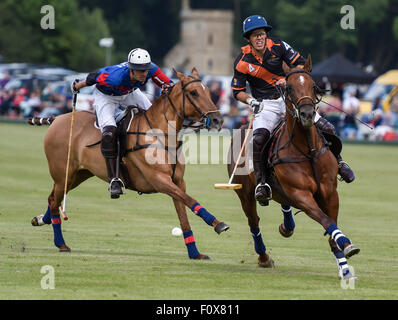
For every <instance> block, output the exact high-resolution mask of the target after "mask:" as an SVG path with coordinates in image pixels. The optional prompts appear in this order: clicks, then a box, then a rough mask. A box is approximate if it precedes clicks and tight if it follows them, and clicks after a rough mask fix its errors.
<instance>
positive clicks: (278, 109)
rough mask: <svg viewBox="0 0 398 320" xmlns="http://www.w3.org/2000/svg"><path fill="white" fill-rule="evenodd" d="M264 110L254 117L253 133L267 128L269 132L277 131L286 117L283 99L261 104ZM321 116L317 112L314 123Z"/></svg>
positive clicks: (266, 101)
mask: <svg viewBox="0 0 398 320" xmlns="http://www.w3.org/2000/svg"><path fill="white" fill-rule="evenodd" d="M261 104H262V106H263V110H262V111H261V112H259V113H257V114H256V115H255V116H254V121H253V132H254V131H255V130H256V129H259V128H265V129H267V130H268V131H269V132H271V133H272V131H273V130H274V129H275V127H276V126H277V125H278V123H279V120H280V119H281V118H282V117H285V115H286V107H285V101H284V100H283V98H282V97H280V98H279V99H276V100H266V99H264V100H263V101H262V102H261ZM320 117H321V116H320V115H319V114H318V112H316V114H315V119H314V122H315V123H316V122H317V121H318V120H319V118H320Z"/></svg>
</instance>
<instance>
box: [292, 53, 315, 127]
mask: <svg viewBox="0 0 398 320" xmlns="http://www.w3.org/2000/svg"><path fill="white" fill-rule="evenodd" d="M311 70H312V63H311V55H308V58H307V61H306V62H305V65H304V68H293V69H289V72H288V73H287V75H286V92H285V101H286V102H287V103H286V107H287V111H288V112H289V113H290V115H291V116H292V117H293V118H296V119H298V120H300V123H301V125H302V126H303V127H304V128H305V129H308V128H309V127H311V126H312V125H313V124H314V118H315V114H316V110H315V107H316V104H317V103H318V102H319V99H318V97H317V93H318V87H317V86H316V84H315V82H314V80H313V79H312V77H311V75H310V72H311Z"/></svg>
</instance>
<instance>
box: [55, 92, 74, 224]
mask: <svg viewBox="0 0 398 320" xmlns="http://www.w3.org/2000/svg"><path fill="white" fill-rule="evenodd" d="M76 100H77V93H75V94H73V103H72V119H71V121H70V131H69V145H68V158H67V160H66V173H65V187H64V201H63V204H62V207H61V206H60V207H59V213H60V214H61V216H62V218H63V219H64V220H68V215H67V214H66V190H67V188H68V173H69V160H70V149H71V146H72V132H73V121H74V120H75V109H76Z"/></svg>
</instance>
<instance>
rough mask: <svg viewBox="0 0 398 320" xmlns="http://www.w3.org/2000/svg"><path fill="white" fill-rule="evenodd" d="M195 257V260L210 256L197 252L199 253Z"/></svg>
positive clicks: (205, 258)
mask: <svg viewBox="0 0 398 320" xmlns="http://www.w3.org/2000/svg"><path fill="white" fill-rule="evenodd" d="M195 259H196V260H210V257H209V256H207V255H205V254H201V253H199V255H198V256H197V257H196V258H195Z"/></svg>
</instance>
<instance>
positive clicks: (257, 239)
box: [250, 228, 267, 254]
mask: <svg viewBox="0 0 398 320" xmlns="http://www.w3.org/2000/svg"><path fill="white" fill-rule="evenodd" d="M250 232H251V233H252V237H253V240H254V250H256V252H257V254H265V251H266V250H267V249H266V247H265V244H264V242H263V238H262V237H261V232H260V229H259V228H258V229H252V228H250Z"/></svg>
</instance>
